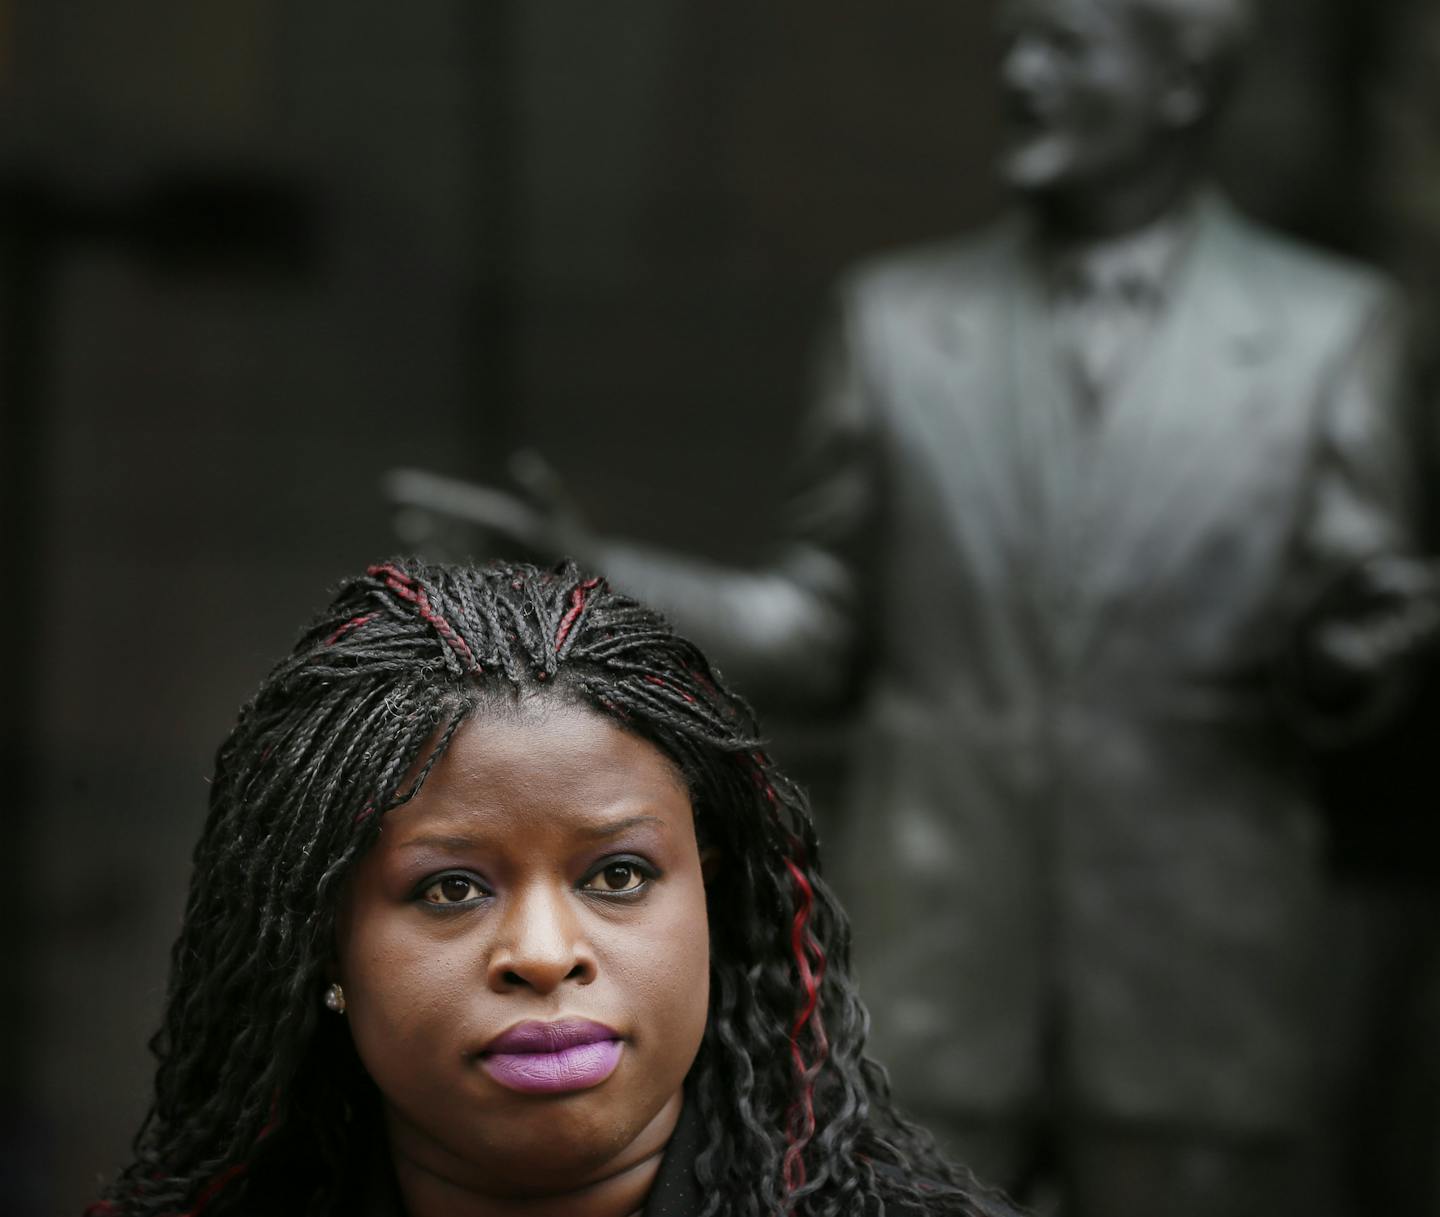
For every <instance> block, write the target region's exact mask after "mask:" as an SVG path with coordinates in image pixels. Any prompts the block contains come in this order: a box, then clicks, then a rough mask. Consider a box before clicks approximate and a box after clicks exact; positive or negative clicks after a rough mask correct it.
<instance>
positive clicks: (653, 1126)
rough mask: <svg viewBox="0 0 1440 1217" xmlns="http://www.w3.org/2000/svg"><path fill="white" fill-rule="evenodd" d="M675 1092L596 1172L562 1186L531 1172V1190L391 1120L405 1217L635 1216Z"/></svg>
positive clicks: (676, 1113)
mask: <svg viewBox="0 0 1440 1217" xmlns="http://www.w3.org/2000/svg"><path fill="white" fill-rule="evenodd" d="M682 1102H683V1098H682V1096H681V1095H679V1094H677V1095H676V1096H675V1098H674V1099H672V1100H671V1101H670V1102H668V1103H666V1105H665V1106H664V1107H663V1108H662V1109H661V1110H660V1112H659V1114H657V1115H656V1117H655V1118H654V1119H653V1120H651V1121H650V1123H649V1124H648V1125H646V1126H645V1128H644V1129H643V1130H641V1132H640V1134H639V1135H638V1136H637V1137H635V1138H634V1140H632V1141H631V1142H630V1144H629V1145H627V1146H626V1147H625V1148H624V1149H623V1150H621V1151H620V1152H619V1153H618V1154H616V1155H615V1156H614V1157H613V1158H612V1159H611V1160H610V1161H609V1162H607V1163H606V1164H605V1165H603V1166H602V1167H600V1168H599V1169H598V1170H596V1171H594V1172H591V1173H589V1174H587V1175H586V1176H585V1177H584V1178H582V1179H577V1180H574V1181H568V1180H565V1179H561V1178H556V1177H554V1175H553V1174H549V1175H547V1174H546V1173H545V1172H544V1171H543V1170H537V1172H536V1181H535V1186H533V1187H530V1186H516V1185H515V1184H514V1183H513V1182H507V1183H506V1184H505V1185H498V1186H497V1185H495V1184H493V1183H491V1182H490V1180H488V1179H486V1178H485V1177H484V1175H483V1173H478V1172H477V1171H476V1169H475V1167H474V1166H473V1165H472V1164H470V1163H462V1162H459V1161H456V1160H454V1159H453V1158H451V1157H450V1156H449V1155H447V1154H445V1153H444V1152H439V1153H437V1152H436V1151H437V1149H438V1147H436V1146H435V1145H434V1144H433V1143H428V1144H422V1143H418V1142H416V1141H415V1140H414V1138H413V1136H412V1135H411V1134H412V1133H413V1131H414V1130H413V1129H407V1128H405V1127H404V1125H403V1122H401V1121H398V1120H397V1119H396V1118H394V1117H393V1116H392V1118H391V1120H390V1121H389V1124H390V1142H391V1147H392V1153H393V1157H394V1163H395V1178H396V1181H397V1183H398V1184H399V1186H400V1195H401V1197H402V1199H403V1201H404V1204H405V1212H406V1214H407V1217H638V1215H639V1214H641V1213H643V1211H644V1208H645V1202H646V1199H647V1197H648V1196H649V1195H650V1189H651V1187H652V1186H653V1185H654V1183H655V1177H656V1175H657V1174H658V1173H659V1170H660V1160H661V1158H662V1157H663V1156H664V1154H665V1149H666V1146H667V1145H668V1144H669V1142H670V1135H671V1133H673V1132H674V1130H675V1125H676V1124H677V1123H678V1121H679V1118H680V1109H681V1106H682Z"/></svg>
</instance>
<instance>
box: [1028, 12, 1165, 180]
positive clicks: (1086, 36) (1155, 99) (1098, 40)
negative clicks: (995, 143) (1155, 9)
mask: <svg viewBox="0 0 1440 1217" xmlns="http://www.w3.org/2000/svg"><path fill="white" fill-rule="evenodd" d="M1000 31H1001V35H1002V46H1003V52H1002V57H1001V66H1000V77H1001V85H1002V88H1003V90H1004V93H1005V100H1006V103H1007V107H1006V108H1007V114H1008V118H1009V131H1008V139H1007V144H1006V149H1005V154H1004V161H1003V171H1004V175H1005V178H1006V180H1007V181H1008V182H1009V184H1010V185H1011V186H1013V187H1015V188H1016V189H1019V190H1022V191H1027V192H1047V191H1065V190H1067V189H1072V188H1077V187H1078V188H1085V187H1087V186H1093V185H1103V184H1105V183H1107V182H1111V181H1116V180H1123V178H1124V177H1125V175H1127V174H1128V173H1131V172H1133V171H1134V170H1135V169H1136V168H1137V167H1143V166H1144V164H1145V163H1146V161H1147V159H1149V158H1152V157H1153V156H1155V154H1156V152H1157V151H1159V150H1163V148H1164V147H1165V145H1166V144H1167V143H1168V142H1169V141H1170V140H1173V139H1174V138H1175V137H1176V133H1177V130H1178V124H1177V123H1176V121H1175V120H1174V118H1173V117H1172V112H1171V110H1170V109H1169V108H1168V107H1167V97H1168V95H1169V94H1170V93H1171V91H1172V90H1173V89H1174V87H1175V84H1174V71H1173V65H1172V64H1170V63H1168V62H1166V60H1167V57H1166V56H1165V55H1163V54H1162V53H1160V50H1159V48H1158V47H1157V46H1156V40H1155V39H1154V38H1153V36H1151V35H1150V34H1149V33H1148V32H1147V30H1146V28H1145V27H1144V26H1143V24H1142V23H1141V22H1140V21H1139V20H1137V18H1136V16H1135V14H1134V13H1133V12H1132V10H1131V7H1130V5H1129V3H1128V2H1127V0H1009V3H1007V4H1006V5H1005V7H1004V8H1003V10H1002V13H1001V19H1000Z"/></svg>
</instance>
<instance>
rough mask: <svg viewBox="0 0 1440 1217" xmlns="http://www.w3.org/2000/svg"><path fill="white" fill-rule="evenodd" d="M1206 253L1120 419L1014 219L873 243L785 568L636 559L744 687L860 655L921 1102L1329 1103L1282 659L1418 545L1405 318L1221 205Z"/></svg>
mask: <svg viewBox="0 0 1440 1217" xmlns="http://www.w3.org/2000/svg"><path fill="white" fill-rule="evenodd" d="M1183 257H1184V261H1183V264H1181V265H1180V266H1179V267H1178V269H1177V271H1176V277H1175V279H1174V281H1173V284H1172V290H1171V292H1170V297H1169V301H1168V304H1167V305H1166V306H1165V309H1164V312H1163V314H1162V315H1161V316H1160V318H1159V319H1158V322H1157V323H1156V325H1155V326H1154V328H1153V330H1152V331H1151V332H1150V336H1149V338H1148V340H1147V342H1146V344H1145V349H1144V350H1143V351H1140V352H1137V353H1136V357H1135V358H1134V359H1133V360H1132V361H1131V362H1130V370H1129V374H1128V376H1127V377H1126V378H1125V380H1124V382H1123V387H1121V388H1120V389H1119V390H1118V391H1117V392H1116V394H1115V395H1114V396H1113V397H1112V398H1111V399H1110V400H1108V401H1105V402H1104V403H1102V404H1101V406H1100V408H1099V409H1098V411H1097V410H1095V409H1093V408H1091V406H1090V405H1089V404H1088V403H1086V402H1083V401H1081V400H1079V399H1078V398H1077V391H1076V388H1075V387H1074V385H1073V383H1072V380H1071V378H1070V377H1069V376H1067V374H1066V373H1065V370H1064V368H1063V366H1062V360H1061V359H1060V358H1059V356H1058V353H1057V349H1056V344H1055V342H1054V339H1053V336H1052V333H1051V321H1050V312H1049V309H1048V306H1047V301H1046V279H1045V275H1044V270H1043V268H1042V265H1041V263H1040V261H1039V260H1038V259H1037V257H1036V254H1035V251H1034V243H1033V242H1032V241H1031V239H1030V237H1029V234H1028V232H1027V228H1026V226H1025V224H1024V223H1023V222H1019V221H1012V222H1007V223H1005V224H1002V225H1000V226H998V227H997V228H995V229H992V230H990V231H988V232H985V233H983V234H981V235H979V236H976V237H973V238H971V239H968V240H963V241H960V242H958V243H955V244H951V245H942V246H939V247H931V248H926V249H921V250H918V251H913V252H909V253H902V254H900V255H898V256H891V257H886V258H882V259H880V260H878V261H876V262H874V263H871V264H869V265H866V266H863V267H861V268H860V269H858V270H857V271H856V272H855V273H854V274H852V275H851V276H849V277H848V278H847V280H846V281H845V282H844V284H843V286H842V288H841V290H840V292H839V299H838V307H837V317H836V322H835V326H834V329H833V334H832V339H831V342H830V345H829V349H828V354H827V357H826V359H825V361H824V365H823V376H822V389H821V392H820V394H819V399H818V404H817V408H816V410H815V412H814V415H813V417H812V418H811V419H810V422H809V424H808V426H807V428H806V431H805V437H804V445H803V447H804V452H805V456H804V459H803V461H802V462H801V466H802V469H803V470H804V475H803V477H802V479H801V493H800V494H799V495H798V497H797V500H796V506H795V517H794V524H793V536H792V539H791V543H790V545H789V547H788V549H787V550H786V554H785V558H784V560H783V562H782V563H781V564H780V566H779V568H778V569H777V570H775V571H770V572H768V573H764V574H757V575H753V576H749V577H743V578H737V577H733V576H732V577H727V578H725V579H721V580H714V579H712V580H708V581H707V579H706V578H704V577H703V575H701V576H700V577H697V578H695V579H693V580H692V581H691V583H690V584H689V585H688V587H687V586H685V585H683V583H682V582H679V581H675V580H670V581H668V582H667V581H665V580H660V581H659V582H658V583H657V581H656V579H655V578H654V571H653V568H652V570H651V572H650V574H649V575H647V574H646V573H645V571H644V569H643V563H640V564H634V563H632V564H630V565H629V566H628V567H627V563H626V560H625V556H624V555H623V554H621V555H617V562H616V570H615V571H614V572H613V573H614V577H615V578H616V581H617V582H618V583H620V584H621V586H624V585H625V584H626V583H627V582H629V583H633V584H635V585H636V586H638V587H643V588H644V589H645V590H646V591H647V592H648V593H649V594H651V595H653V596H655V597H656V598H658V599H659V600H660V601H661V602H662V603H668V604H669V605H670V606H671V607H672V609H673V611H674V614H675V617H676V619H677V621H678V623H679V624H680V625H681V627H682V628H689V629H692V630H693V631H694V632H695V633H697V634H698V635H699V636H700V637H701V639H702V641H705V642H708V643H710V645H711V646H712V647H713V648H715V650H716V651H717V652H718V653H719V654H720V655H721V656H722V666H725V667H726V668H727V672H728V674H729V675H731V676H732V677H734V678H738V682H739V684H740V685H741V687H742V688H747V687H749V688H756V689H761V688H763V686H764V685H765V684H766V683H767V682H768V683H770V684H772V685H773V684H775V683H777V682H778V683H782V684H784V685H786V686H788V687H790V688H791V689H792V690H793V689H796V688H804V687H807V686H808V687H811V688H813V689H815V690H816V691H817V692H819V691H823V690H825V689H826V688H827V687H830V686H833V685H834V684H835V682H836V680H837V678H838V674H840V673H843V672H845V671H846V670H847V668H848V666H849V665H850V663H851V660H852V659H854V658H855V657H858V658H859V660H860V661H861V663H862V665H863V671H862V673H861V675H862V677H863V680H862V684H861V688H862V690H863V699H864V707H865V709H864V712H863V719H862V723H861V726H860V729H859V730H858V732H857V734H856V741H857V742H856V745H855V756H854V772H853V777H852V778H851V780H850V781H849V783H848V787H847V789H848V796H847V799H846V803H847V807H846V808H845V814H844V815H843V817H841V819H840V821H839V822H838V823H831V824H827V825H826V826H824V827H826V828H827V829H828V831H826V832H825V834H824V835H825V836H826V837H827V838H828V840H827V842H826V844H827V846H829V847H830V853H829V855H828V858H829V862H830V864H831V866H832V870H833V872H834V873H835V875H836V876H837V885H838V886H839V888H840V890H841V894H842V895H843V896H844V898H845V899H846V902H847V904H848V905H849V906H850V909H851V912H852V916H853V921H854V925H855V951H856V959H857V966H858V971H859V975H860V980H861V985H862V992H863V994H864V996H865V999H866V1001H867V1002H868V1004H869V1005H870V1008H871V1011H872V1014H873V1017H874V1040H873V1042H874V1045H875V1050H876V1054H877V1055H878V1056H879V1058H880V1059H881V1060H882V1061H883V1062H884V1063H885V1064H886V1065H887V1066H888V1067H889V1068H890V1070H891V1072H892V1076H893V1079H894V1081H895V1084H896V1087H897V1091H898V1093H899V1094H900V1096H901V1098H902V1099H905V1100H909V1101H910V1102H911V1103H913V1104H916V1105H918V1106H920V1107H921V1108H922V1109H929V1110H935V1109H939V1110H941V1111H950V1112H955V1113H965V1112H970V1113H973V1114H977V1115H980V1116H982V1117H983V1116H985V1115H987V1114H990V1115H996V1114H1003V1113H1006V1112H1009V1111H1013V1110H1015V1109H1017V1108H1021V1107H1023V1106H1025V1105H1026V1104H1028V1103H1031V1102H1032V1101H1034V1100H1036V1099H1037V1098H1039V1097H1041V1095H1042V1091H1043V1090H1044V1088H1046V1087H1048V1086H1056V1085H1058V1086H1059V1088H1060V1093H1061V1097H1062V1098H1063V1100H1064V1101H1065V1102H1066V1103H1068V1104H1071V1105H1073V1106H1074V1107H1076V1108H1078V1109H1080V1110H1081V1111H1088V1112H1090V1113H1092V1114H1095V1115H1098V1116H1102V1117H1121V1118H1137V1119H1143V1120H1157V1121H1176V1122H1180V1123H1182V1124H1185V1125H1187V1126H1191V1127H1194V1126H1196V1125H1199V1126H1201V1127H1208V1128H1219V1129H1232V1130H1237V1131H1251V1130H1266V1129H1275V1128H1280V1127H1284V1126H1286V1125H1288V1124H1290V1123H1292V1122H1293V1121H1294V1120H1295V1119H1297V1118H1298V1116H1299V1114H1300V1113H1301V1112H1302V1111H1303V1108H1304V1105H1305V1102H1306V1099H1307V1094H1306V1078H1307V1074H1308V1070H1307V1062H1306V1036H1305V1034H1304V1033H1305V1031H1306V1029H1307V1028H1308V1027H1309V1026H1310V1025H1312V1024H1313V1022H1314V1019H1315V1011H1314V1009H1313V1008H1311V1006H1310V1005H1309V1004H1308V1003H1309V1002H1310V1001H1311V1000H1312V998H1313V992H1312V990H1311V989H1310V987H1309V981H1310V978H1311V976H1312V970H1311V966H1312V964H1313V957H1312V956H1313V951H1312V948H1313V947H1314V946H1315V935H1316V931H1317V926H1316V921H1315V914H1316V911H1317V895H1318V881H1319V864H1320V851H1321V846H1322V841H1321V839H1320V835H1321V833H1320V829H1321V825H1320V822H1319V820H1318V818H1317V815H1316V813H1315V809H1314V807H1313V806H1312V803H1311V801H1310V798H1309V795H1308V792H1307V790H1306V786H1305V781H1304V779H1303V776H1302V774H1301V772H1300V770H1299V767H1298V764H1297V762H1296V755H1295V750H1294V749H1292V747H1291V746H1290V743H1289V738H1288V736H1287V733H1286V732H1285V730H1284V729H1283V723H1282V720H1283V718H1284V715H1283V714H1282V712H1281V710H1280V707H1281V706H1282V705H1283V704H1284V703H1285V692H1284V690H1282V689H1277V688H1276V676H1275V674H1276V671H1277V669H1278V668H1280V667H1282V666H1283V665H1280V664H1279V663H1278V662H1277V661H1278V659H1279V657H1280V656H1282V655H1283V654H1284V653H1285V652H1286V649H1287V647H1289V646H1290V644H1291V641H1292V637H1293V632H1294V630H1295V625H1296V621H1297V620H1298V618H1299V616H1300V614H1301V612H1302V610H1303V607H1304V606H1306V605H1307V604H1310V603H1312V602H1313V601H1314V598H1315V596H1316V595H1317V594H1318V592H1319V590H1320V589H1322V588H1324V587H1325V586H1326V584H1327V582H1328V581H1330V580H1332V579H1333V578H1334V577H1336V575H1338V574H1339V573H1341V572H1344V571H1347V570H1350V569H1353V568H1354V566H1355V565H1356V564H1357V563H1359V562H1363V561H1364V560H1365V559H1367V558H1370V557H1372V556H1375V555H1381V554H1386V553H1392V552H1395V551H1397V550H1400V549H1403V548H1404V547H1405V544H1406V538H1405V533H1406V528H1405V519H1406V513H1405V506H1404V501H1403V495H1402V494H1401V493H1400V489H1401V487H1402V485H1403V483H1404V481H1405V478H1404V470H1405V453H1404V450H1403V446H1402V444H1401V440H1400V435H1399V430H1400V429H1399V426H1398V421H1399V420H1398V412H1399V406H1398V402H1399V398H1400V394H1399V393H1398V391H1397V383H1396V382H1397V379H1398V376H1397V369H1398V366H1399V357H1398V346H1399V343H1398V334H1397V328H1398V327H1397V320H1398V318H1397V311H1396V309H1395V302H1394V300H1393V298H1392V296H1391V294H1390V292H1389V290H1388V288H1387V287H1386V286H1385V285H1384V284H1383V283H1382V282H1381V281H1380V280H1379V279H1378V278H1377V277H1375V276H1373V275H1372V274H1370V273H1368V272H1366V271H1363V270H1361V269H1359V268H1357V267H1354V266H1351V265H1349V264H1345V263H1341V262H1339V261H1337V260H1334V259H1331V258H1329V257H1326V256H1323V255H1321V254H1318V253H1316V252H1313V251H1309V250H1306V249H1303V248H1301V247H1299V246H1297V245H1295V244H1292V243H1290V242H1288V241H1286V240H1283V239H1281V238H1279V237H1277V236H1275V235H1273V234H1269V233H1266V232H1263V231H1261V230H1260V229H1258V228H1256V227H1254V226H1252V225H1251V224H1249V223H1248V222H1246V221H1244V220H1243V219H1241V218H1240V217H1239V216H1237V215H1236V214H1235V213H1233V212H1232V211H1231V210H1230V209H1229V208H1228V207H1227V206H1226V205H1225V204H1224V203H1223V202H1221V201H1220V200H1218V199H1213V198H1212V199H1209V200H1207V201H1206V202H1205V203H1204V204H1203V205H1202V206H1201V207H1200V211H1199V214H1198V218H1197V220H1196V228H1195V231H1194V233H1193V237H1192V239H1191V240H1190V241H1189V242H1188V244H1187V246H1186V252H1185V254H1184V255H1183ZM692 573H695V572H692ZM1047 1063H1048V1064H1047Z"/></svg>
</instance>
